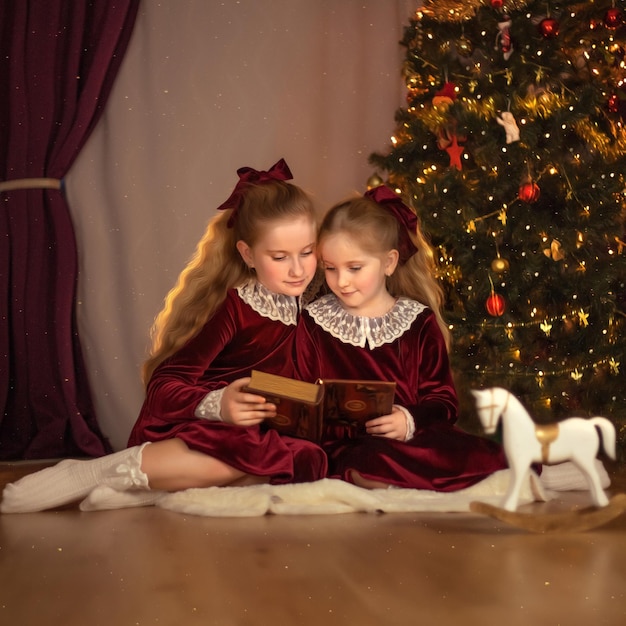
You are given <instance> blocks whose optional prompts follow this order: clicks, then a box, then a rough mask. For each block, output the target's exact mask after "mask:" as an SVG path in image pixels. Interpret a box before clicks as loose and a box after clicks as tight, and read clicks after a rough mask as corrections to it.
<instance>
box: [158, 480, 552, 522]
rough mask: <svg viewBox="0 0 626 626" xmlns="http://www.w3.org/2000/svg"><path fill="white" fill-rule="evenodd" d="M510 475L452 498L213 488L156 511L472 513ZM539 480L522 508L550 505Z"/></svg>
mask: <svg viewBox="0 0 626 626" xmlns="http://www.w3.org/2000/svg"><path fill="white" fill-rule="evenodd" d="M509 479H510V470H502V471H499V472H496V473H495V474H492V475H491V476H489V477H488V478H486V479H485V480H483V481H481V482H480V483H477V484H476V485H473V486H471V487H468V488H467V489H463V490H461V491H455V492H452V493H441V492H436V491H423V490H417V489H372V490H370V489H362V488H361V487H357V486H355V485H352V484H350V483H347V482H344V481H342V480H336V479H331V478H324V479H323V480H319V481H316V482H313V483H299V484H289V485H254V486H250V487H209V488H207V489H187V490H186V491H178V492H175V493H171V494H167V495H164V496H163V497H161V498H159V500H158V501H157V502H156V505H157V506H159V507H161V508H164V509H169V510H170V511H177V512H180V513H188V514H191V515H204V516H207V517H256V516H261V515H266V514H276V515H327V514H333V513H356V512H367V513H374V512H384V513H410V512H417V511H433V512H469V510H470V509H469V505H470V502H472V501H474V500H476V501H480V502H486V503H488V504H493V505H496V506H497V505H499V504H500V503H501V501H502V499H503V497H504V494H505V493H506V490H507V488H508V485H509ZM547 499H548V498H547V496H546V494H545V492H544V491H543V489H542V487H541V485H540V483H539V479H538V478H537V476H536V474H532V473H531V476H530V477H529V479H528V480H527V481H526V484H525V485H524V486H523V488H522V491H521V493H520V498H519V504H520V505H521V504H526V503H528V502H532V501H535V500H542V501H545V500H547Z"/></svg>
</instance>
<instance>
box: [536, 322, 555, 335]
mask: <svg viewBox="0 0 626 626" xmlns="http://www.w3.org/2000/svg"><path fill="white" fill-rule="evenodd" d="M539 328H541V330H543V332H544V333H545V334H546V337H549V336H550V331H551V330H552V324H550V322H548V320H546V321H545V322H542V323H541V324H540V325H539Z"/></svg>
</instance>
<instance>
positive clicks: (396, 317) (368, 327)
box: [306, 293, 427, 350]
mask: <svg viewBox="0 0 626 626" xmlns="http://www.w3.org/2000/svg"><path fill="white" fill-rule="evenodd" d="M426 308H427V307H426V305H424V304H421V303H420V302H417V301H415V300H411V299H409V298H398V300H397V302H396V303H395V304H394V305H393V307H392V308H391V310H390V311H388V312H387V313H385V315H383V316H381V317H357V316H354V315H352V314H350V313H348V312H347V311H346V310H345V309H344V308H343V307H342V306H341V302H340V301H339V299H338V298H337V296H336V295H335V294H334V293H330V294H328V295H326V296H322V297H321V298H319V299H318V300H315V301H314V302H312V303H311V304H309V305H308V306H307V307H306V310H307V311H308V312H309V314H310V315H311V317H312V318H313V320H314V321H315V323H316V324H318V325H319V326H321V327H322V328H323V329H324V330H325V331H326V332H329V333H330V334H331V335H332V336H333V337H336V338H337V339H340V340H341V341H343V343H349V344H351V345H353V346H360V347H361V348H364V347H365V345H366V344H367V346H368V347H369V348H370V350H371V349H373V348H378V347H380V346H382V345H383V344H386V343H391V342H392V341H395V340H396V339H398V337H401V336H402V335H403V334H404V333H405V332H406V331H407V330H408V329H409V327H410V326H411V324H412V323H413V322H414V321H415V320H416V319H417V316H418V315H419V314H420V313H421V312H422V311H424V309H426Z"/></svg>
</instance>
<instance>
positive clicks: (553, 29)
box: [539, 17, 559, 39]
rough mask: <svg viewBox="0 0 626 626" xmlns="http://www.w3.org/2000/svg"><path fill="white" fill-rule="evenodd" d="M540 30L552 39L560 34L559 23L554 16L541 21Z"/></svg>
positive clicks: (547, 37)
mask: <svg viewBox="0 0 626 626" xmlns="http://www.w3.org/2000/svg"><path fill="white" fill-rule="evenodd" d="M539 32H540V33H541V34H542V35H543V36H544V37H545V38H546V39H552V38H554V37H556V36H557V35H558V34H559V23H558V22H557V21H556V20H555V19H554V18H553V17H546V18H545V19H543V20H541V22H539Z"/></svg>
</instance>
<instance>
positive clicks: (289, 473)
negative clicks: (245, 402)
mask: <svg viewBox="0 0 626 626" xmlns="http://www.w3.org/2000/svg"><path fill="white" fill-rule="evenodd" d="M299 317H300V312H299V301H298V299H297V298H294V297H291V296H284V295H279V294H274V293H272V292H270V291H269V290H267V289H266V288H265V287H263V286H262V285H260V284H259V283H256V282H252V283H250V284H248V285H245V286H244V287H240V288H238V289H232V290H230V291H229V292H228V295H227V297H226V300H225V301H224V303H223V304H222V306H221V307H220V308H219V309H218V310H217V311H216V312H215V314H214V315H213V316H212V317H211V319H209V321H208V322H207V323H206V324H205V325H204V327H203V328H202V329H201V330H200V332H199V333H198V334H197V335H196V336H195V337H193V338H192V339H191V340H190V341H189V342H188V343H187V344H186V345H185V346H184V347H183V348H181V349H180V350H179V351H178V352H177V353H176V354H174V355H173V356H172V357H170V358H169V359H167V360H166V361H164V362H163V363H161V364H160V365H159V366H158V367H157V369H156V370H155V371H154V374H153V375H152V377H151V379H150V381H149V383H148V387H147V390H146V398H145V400H144V403H143V406H142V408H141V411H140V414H139V417H138V419H137V421H136V423H135V425H134V427H133V429H132V432H131V434H130V438H129V442H128V445H129V446H134V445H138V444H140V443H143V442H145V441H153V442H154V441H162V440H164V439H171V438H173V437H177V438H179V439H181V440H182V441H184V442H185V443H186V444H187V445H188V446H189V448H191V449H193V450H199V451H200V452H204V453H205V454H207V455H209V456H212V457H214V458H216V459H219V460H221V461H223V462H224V463H227V464H228V465H230V466H232V467H235V468H236V469H238V470H241V471H243V472H246V473H249V474H254V475H257V476H269V477H270V482H272V483H286V482H307V481H312V480H318V479H320V478H323V477H324V476H325V475H326V471H327V461H326V455H325V453H324V452H323V450H322V449H321V448H320V447H319V446H318V445H316V444H314V443H312V442H309V441H305V440H302V439H295V438H292V437H286V436H282V435H279V434H278V433H277V432H276V431H275V430H266V429H264V428H263V427H262V426H246V427H242V426H236V425H234V424H227V423H224V422H222V421H220V420H219V418H218V415H219V400H220V399H221V391H220V390H223V389H224V388H225V387H226V385H228V384H229V383H231V382H233V381H234V380H237V379H238V378H243V377H245V376H249V375H250V372H251V370H252V369H259V370H263V371H267V372H271V373H274V374H279V375H282V376H291V377H293V376H294V375H295V369H294V363H293V359H292V355H293V352H294V341H295V333H296V327H297V321H298V318H299ZM203 415H204V417H202V416H203Z"/></svg>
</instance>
